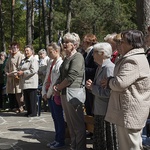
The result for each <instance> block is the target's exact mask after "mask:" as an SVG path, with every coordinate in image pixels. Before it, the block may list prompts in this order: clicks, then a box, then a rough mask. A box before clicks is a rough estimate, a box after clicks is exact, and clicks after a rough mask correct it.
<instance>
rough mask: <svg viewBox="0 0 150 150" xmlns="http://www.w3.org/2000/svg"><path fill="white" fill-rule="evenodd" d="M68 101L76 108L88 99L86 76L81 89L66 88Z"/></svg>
mask: <svg viewBox="0 0 150 150" xmlns="http://www.w3.org/2000/svg"><path fill="white" fill-rule="evenodd" d="M66 97H67V101H68V102H69V103H71V104H72V105H74V106H78V105H82V104H84V102H85V99H86V91H85V75H83V80H82V84H81V87H80V88H73V87H67V88H66Z"/></svg>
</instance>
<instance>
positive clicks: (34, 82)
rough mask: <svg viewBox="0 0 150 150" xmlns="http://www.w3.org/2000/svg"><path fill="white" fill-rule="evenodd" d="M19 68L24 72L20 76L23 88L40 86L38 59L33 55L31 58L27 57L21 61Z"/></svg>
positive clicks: (20, 83)
mask: <svg viewBox="0 0 150 150" xmlns="http://www.w3.org/2000/svg"><path fill="white" fill-rule="evenodd" d="M19 69H20V70H21V71H23V72H24V74H23V75H22V76H20V80H19V81H20V82H19V86H20V88H21V89H22V90H25V89H37V88H38V69H39V65H38V61H37V59H36V58H35V57H34V56H33V55H32V56H30V58H25V59H23V60H22V61H21V63H20V66H19Z"/></svg>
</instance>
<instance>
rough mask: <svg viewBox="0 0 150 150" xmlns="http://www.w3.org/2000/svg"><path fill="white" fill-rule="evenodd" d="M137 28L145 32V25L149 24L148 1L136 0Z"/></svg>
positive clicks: (149, 11) (149, 6)
mask: <svg viewBox="0 0 150 150" xmlns="http://www.w3.org/2000/svg"><path fill="white" fill-rule="evenodd" d="M136 8H137V24H138V29H139V30H141V31H143V32H144V33H145V34H146V31H147V27H148V26H150V1H149V0H136Z"/></svg>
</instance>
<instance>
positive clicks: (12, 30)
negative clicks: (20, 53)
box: [11, 0, 15, 42]
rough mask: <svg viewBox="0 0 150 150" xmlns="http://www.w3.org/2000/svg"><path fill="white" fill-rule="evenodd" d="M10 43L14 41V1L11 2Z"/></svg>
mask: <svg viewBox="0 0 150 150" xmlns="http://www.w3.org/2000/svg"><path fill="white" fill-rule="evenodd" d="M11 2H12V4H11V42H13V41H14V33H15V21H14V9H15V0H12V1H11Z"/></svg>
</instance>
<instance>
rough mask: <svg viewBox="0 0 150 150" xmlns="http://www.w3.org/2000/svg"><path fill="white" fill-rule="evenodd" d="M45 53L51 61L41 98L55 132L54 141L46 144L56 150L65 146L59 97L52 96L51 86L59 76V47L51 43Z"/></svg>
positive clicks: (60, 61)
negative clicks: (48, 112) (48, 108)
mask: <svg viewBox="0 0 150 150" xmlns="http://www.w3.org/2000/svg"><path fill="white" fill-rule="evenodd" d="M47 52H48V56H49V57H50V59H51V61H50V64H49V67H48V69H47V74H46V77H45V80H44V83H43V86H42V97H43V99H44V100H48V104H49V107H50V110H51V114H52V118H53V121H54V126H55V132H56V135H55V140H54V141H53V142H51V143H48V144H47V146H48V147H50V148H51V149H58V148H62V147H64V145H65V142H64V141H65V122H64V117H63V109H62V106H61V101H60V95H54V94H53V85H54V84H55V82H56V80H57V79H58V77H59V75H60V72H59V67H60V65H61V64H62V62H63V60H62V58H61V57H60V46H59V45H58V44H57V43H55V42H53V43H51V44H50V45H49V46H48V48H47Z"/></svg>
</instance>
